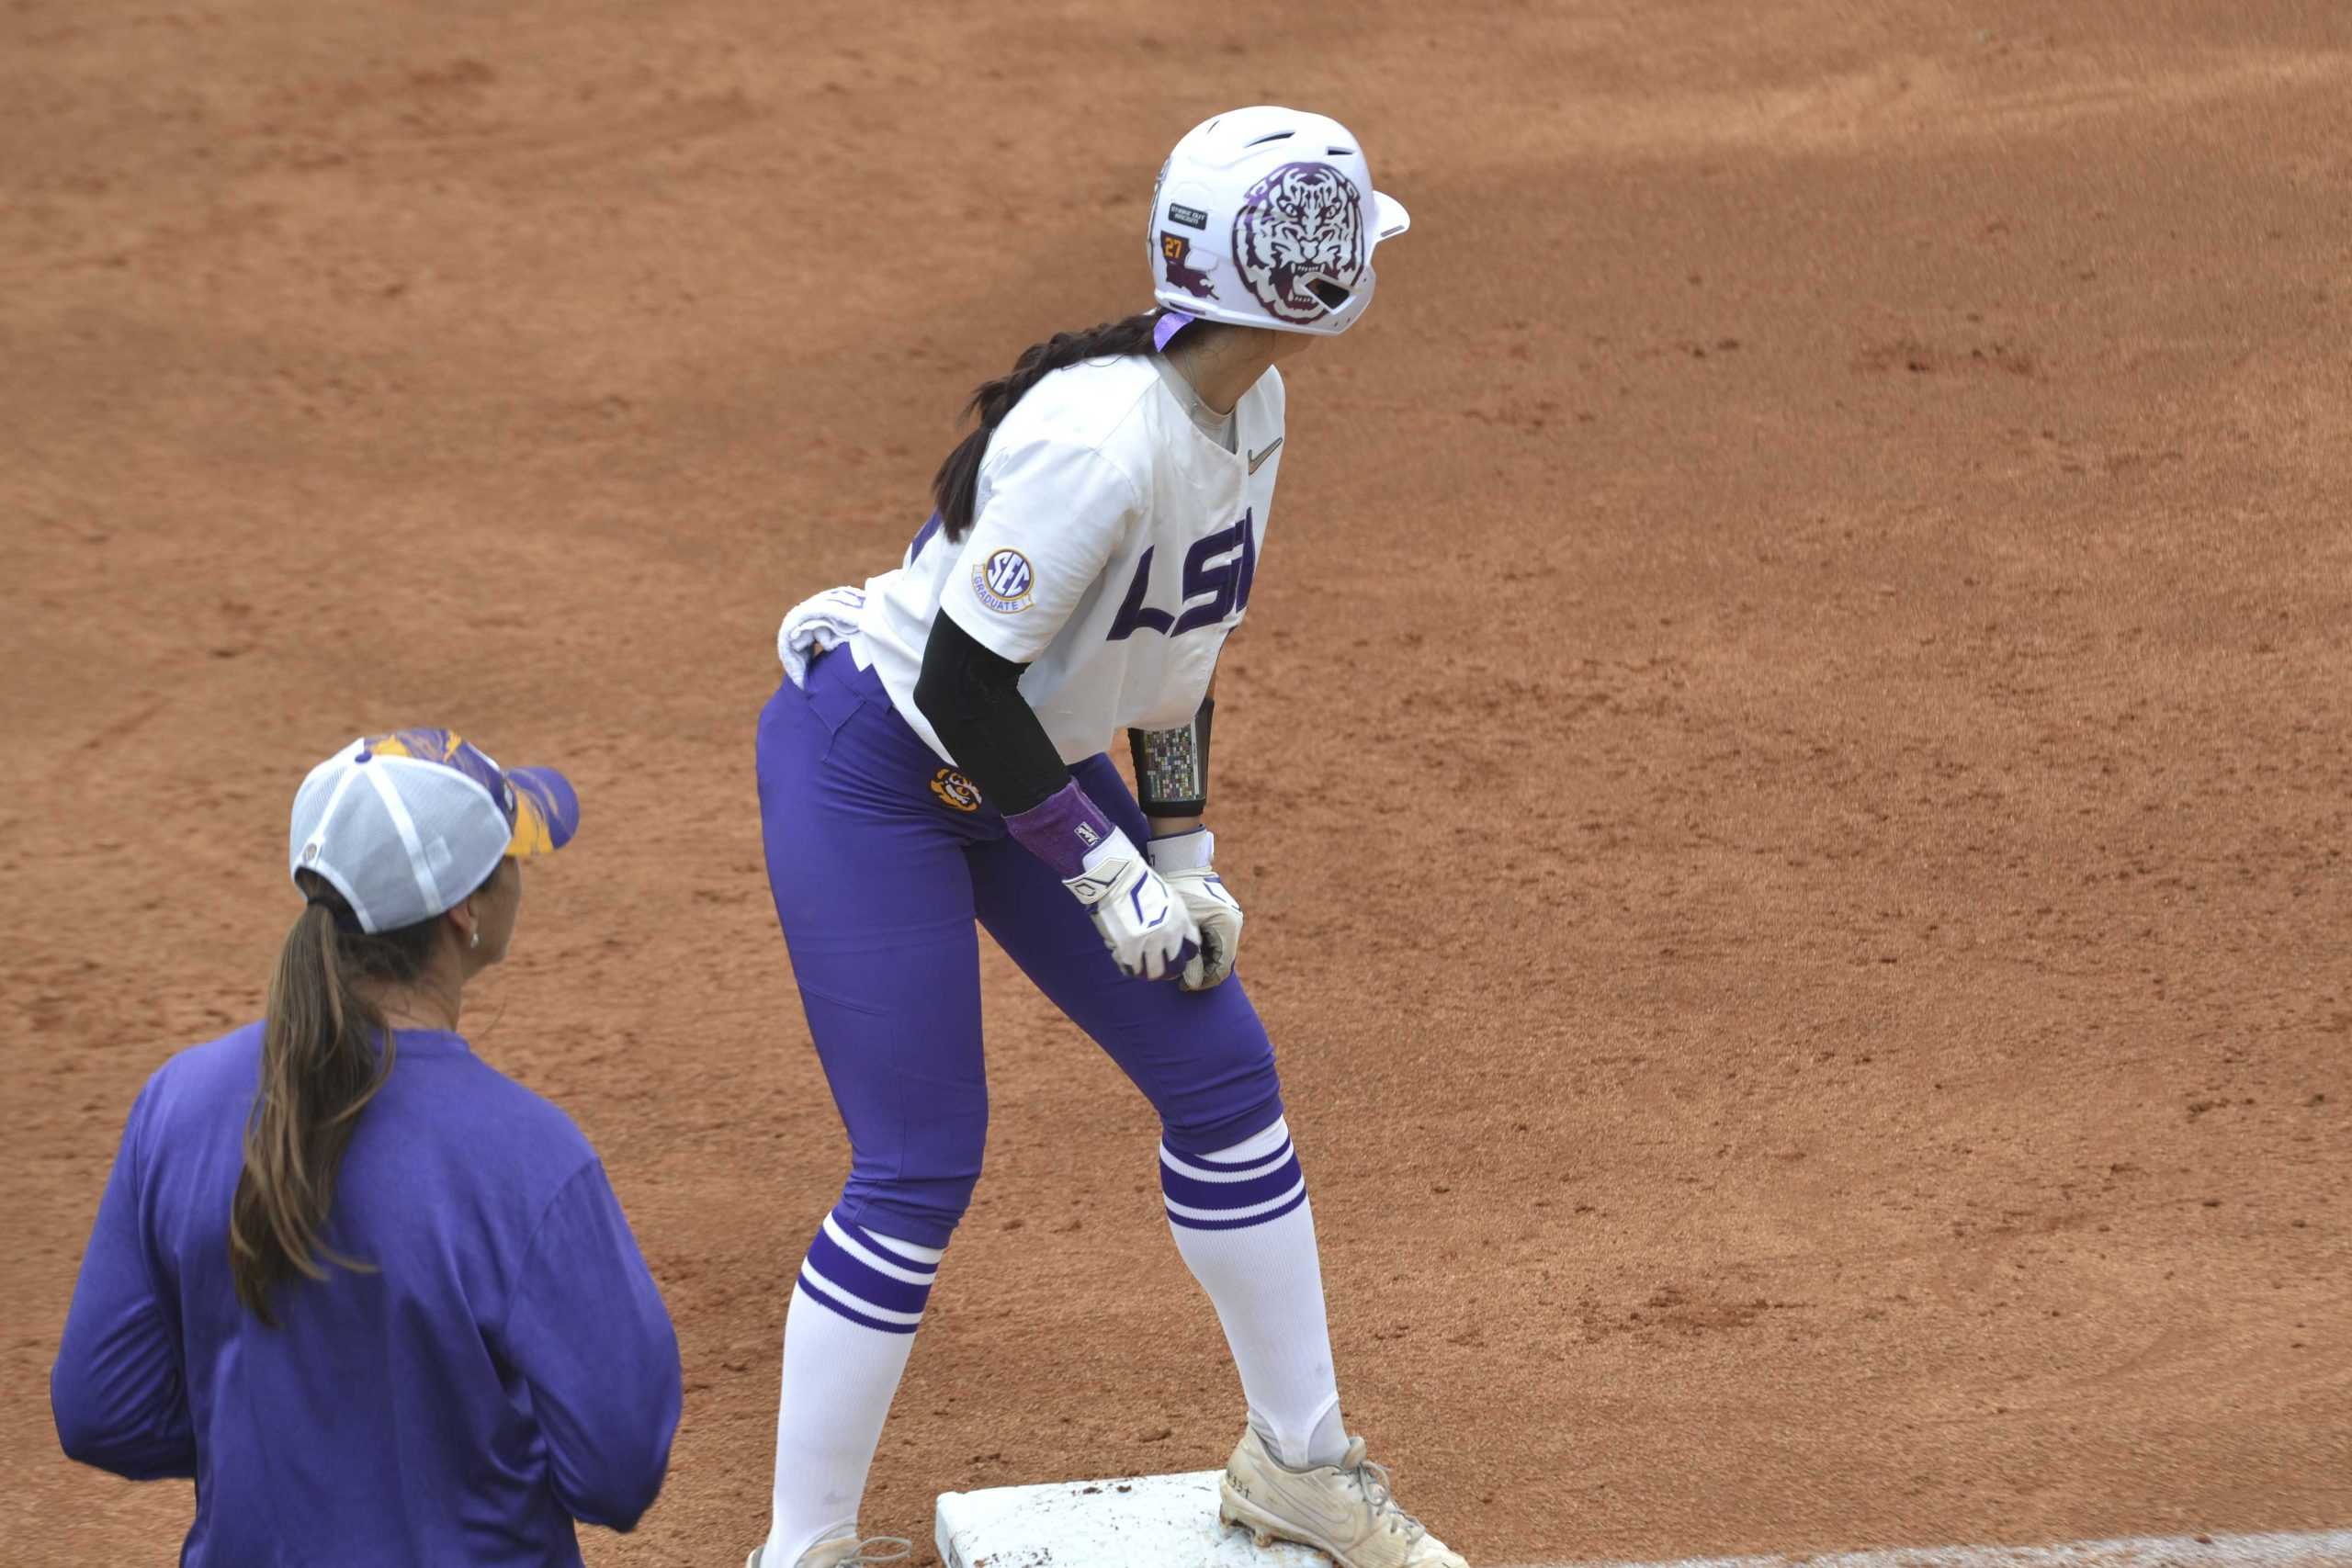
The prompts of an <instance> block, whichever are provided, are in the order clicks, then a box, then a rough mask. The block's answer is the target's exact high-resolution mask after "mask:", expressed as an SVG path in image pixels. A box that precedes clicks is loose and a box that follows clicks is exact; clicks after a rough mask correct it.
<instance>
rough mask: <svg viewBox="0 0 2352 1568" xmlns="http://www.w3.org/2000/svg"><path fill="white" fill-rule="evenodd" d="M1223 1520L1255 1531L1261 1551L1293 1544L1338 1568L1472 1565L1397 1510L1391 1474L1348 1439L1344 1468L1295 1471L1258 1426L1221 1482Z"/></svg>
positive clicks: (1330, 1466)
mask: <svg viewBox="0 0 2352 1568" xmlns="http://www.w3.org/2000/svg"><path fill="white" fill-rule="evenodd" d="M1217 1492H1218V1494H1219V1495H1220V1497H1221V1499H1222V1501H1220V1502H1219V1503H1218V1505H1217V1517H1219V1518H1221V1519H1223V1520H1224V1521H1225V1522H1226V1523H1227V1524H1228V1525H1238V1526H1239V1527H1240V1528H1241V1529H1246V1530H1248V1531H1250V1533H1251V1534H1252V1535H1253V1536H1254V1537H1255V1538H1256V1540H1257V1543H1258V1545H1259V1546H1261V1547H1264V1546H1268V1545H1271V1544H1272V1543H1273V1542H1274V1541H1276V1540H1295V1541H1298V1542H1300V1543H1302V1544H1303V1545H1306V1546H1311V1547H1314V1548H1316V1549H1317V1551H1328V1552H1329V1553H1330V1554H1331V1557H1332V1560H1333V1561H1334V1562H1338V1563H1339V1564H1340V1568H1470V1565H1469V1564H1468V1563H1467V1562H1464V1561H1463V1559H1462V1555H1461V1553H1459V1552H1457V1551H1450V1550H1449V1549H1448V1548H1447V1546H1446V1544H1445V1542H1443V1541H1442V1540H1438V1538H1437V1537H1435V1536H1433V1535H1431V1534H1430V1532H1429V1529H1428V1527H1426V1526H1425V1525H1423V1524H1422V1523H1421V1521H1420V1520H1419V1519H1417V1518H1415V1517H1413V1516H1412V1515H1410V1514H1408V1513H1407V1512H1406V1511H1405V1510H1404V1509H1402V1508H1400V1507H1398V1506H1397V1499H1396V1498H1395V1497H1393V1496H1391V1495H1389V1491H1388V1472H1386V1471H1385V1470H1383V1469H1382V1468H1381V1467H1380V1466H1378V1465H1376V1464H1373V1463H1370V1462H1368V1461H1366V1460H1365V1459H1364V1457H1363V1438H1349V1439H1348V1452H1347V1457H1345V1458H1344V1459H1342V1460H1340V1462H1339V1463H1338V1464H1335V1465H1334V1464H1327V1465H1320V1466H1317V1468H1315V1469H1313V1470H1292V1469H1289V1468H1288V1467H1286V1466H1284V1465H1283V1464H1282V1463H1281V1462H1280V1461H1277V1460H1276V1459H1275V1458H1274V1456H1273V1455H1272V1454H1271V1453H1269V1452H1267V1451H1266V1446H1265V1444H1263V1443H1262V1442H1261V1441H1259V1438H1258V1433H1257V1430H1256V1429H1255V1428H1254V1427H1253V1428H1251V1429H1250V1430H1249V1431H1246V1432H1244V1433H1242V1435H1241V1441H1240V1442H1239V1443H1238V1445H1236V1446H1235V1448H1234V1450H1233V1457H1232V1458H1231V1459H1230V1460H1227V1461H1226V1466H1225V1479H1224V1480H1223V1481H1221V1482H1220V1483H1218V1484H1217Z"/></svg>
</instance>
